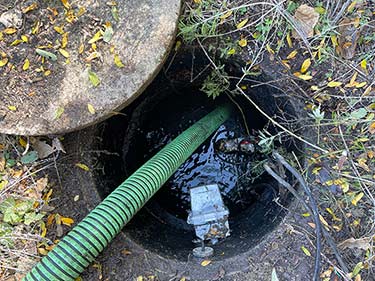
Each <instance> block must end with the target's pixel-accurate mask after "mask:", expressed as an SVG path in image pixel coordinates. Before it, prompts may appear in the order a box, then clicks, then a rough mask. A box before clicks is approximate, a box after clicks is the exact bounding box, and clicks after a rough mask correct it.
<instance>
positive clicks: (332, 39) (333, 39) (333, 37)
mask: <svg viewBox="0 0 375 281" xmlns="http://www.w3.org/2000/svg"><path fill="white" fill-rule="evenodd" d="M331 41H332V44H333V47H336V46H338V45H339V43H338V42H337V36H336V35H331Z"/></svg>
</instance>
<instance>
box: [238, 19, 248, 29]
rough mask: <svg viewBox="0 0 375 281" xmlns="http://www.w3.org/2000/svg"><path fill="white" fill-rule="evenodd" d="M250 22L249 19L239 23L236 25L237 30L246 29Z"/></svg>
mask: <svg viewBox="0 0 375 281" xmlns="http://www.w3.org/2000/svg"><path fill="white" fill-rule="evenodd" d="M248 21H249V19H244V20H243V21H241V22H239V23H238V24H237V25H236V27H237V29H241V28H242V27H244V26H245V25H246V24H247V22H248Z"/></svg>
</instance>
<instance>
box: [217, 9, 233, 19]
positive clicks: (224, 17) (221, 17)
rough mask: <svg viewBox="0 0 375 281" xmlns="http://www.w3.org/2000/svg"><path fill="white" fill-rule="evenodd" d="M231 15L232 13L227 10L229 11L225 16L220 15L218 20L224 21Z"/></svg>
mask: <svg viewBox="0 0 375 281" xmlns="http://www.w3.org/2000/svg"><path fill="white" fill-rule="evenodd" d="M232 14H233V11H232V10H229V11H228V12H226V13H225V14H223V15H221V16H220V19H222V20H224V19H226V18H229V17H230V16H231V15H232Z"/></svg>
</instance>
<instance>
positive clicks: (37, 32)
mask: <svg viewBox="0 0 375 281" xmlns="http://www.w3.org/2000/svg"><path fill="white" fill-rule="evenodd" d="M33 2H35V3H36V4H33ZM69 2H70V3H69ZM17 3H19V4H18V5H17V6H15V2H14V1H10V0H5V3H2V4H1V5H0V33H1V34H0V132H1V133H7V134H19V135H46V134H59V133H66V132H69V131H73V130H76V129H81V128H83V127H86V126H89V125H91V124H94V123H96V122H99V121H101V120H104V119H105V118H107V117H109V116H111V115H113V114H115V113H116V112H118V111H119V110H121V109H122V108H124V107H125V106H127V105H128V104H129V103H130V102H131V101H133V100H134V99H135V98H136V97H137V96H138V95H139V94H140V93H141V92H142V91H143V89H144V88H145V87H146V86H147V85H148V84H149V82H151V81H152V79H153V78H154V77H155V75H156V74H157V72H158V70H159V69H160V67H161V65H162V64H163V62H164V59H165V58H166V56H167V54H168V51H169V49H170V47H171V45H172V43H173V38H174V35H175V32H176V26H177V22H178V16H179V11H180V0H117V1H104V0H103V1H102V0H100V1H97V0H89V1H88V0H79V1H67V0H61V1H52V2H50V1H47V2H45V1H18V2H17ZM73 3H74V4H73ZM4 13H8V14H5V16H4ZM9 14H10V17H9ZM4 18H5V19H4ZM9 18H10V23H9V22H7V20H8V21H9ZM4 25H8V27H4ZM17 25H18V26H17ZM111 29H112V30H113V31H112V30H111ZM100 30H101V32H100ZM37 49H38V52H37ZM40 50H42V52H40ZM43 51H46V52H47V53H43ZM51 53H52V55H53V56H52V57H50V56H51Z"/></svg>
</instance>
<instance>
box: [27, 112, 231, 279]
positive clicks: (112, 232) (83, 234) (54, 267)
mask: <svg viewBox="0 0 375 281" xmlns="http://www.w3.org/2000/svg"><path fill="white" fill-rule="evenodd" d="M230 113H231V107H230V106H229V105H225V106H221V107H218V108H217V109H216V110H214V111H212V112H211V113H209V114H208V115H206V116H205V117H203V118H202V119H201V120H199V121H198V122H197V123H195V124H194V125H193V126H191V127H190V128H189V129H187V130H186V131H184V132H183V133H182V134H181V135H179V136H178V137H177V138H175V139H174V140H173V141H172V142H171V143H169V144H168V145H166V146H165V147H164V148H163V149H162V150H161V151H160V152H158V153H157V154H156V155H155V156H154V157H152V158H151V159H150V160H149V161H147V162H146V163H145V164H144V165H143V166H142V167H140V168H139V169H138V170H137V171H136V172H135V173H134V174H132V175H131V176H130V177H129V178H128V179H127V180H125V181H124V182H123V183H122V184H121V185H120V186H119V187H117V188H116V189H115V190H114V191H113V192H112V193H111V194H110V195H108V197H107V198H105V199H104V200H103V201H102V202H101V203H100V204H99V205H98V206H97V207H96V208H95V209H94V210H93V211H91V213H90V214H89V215H87V216H86V218H84V219H83V220H82V221H81V222H80V223H79V224H78V225H77V226H75V227H74V228H73V229H72V230H71V231H70V232H69V233H68V234H67V235H66V236H65V237H64V238H63V239H62V240H61V241H60V242H59V243H58V244H57V245H56V246H55V247H54V248H53V250H52V251H50V252H49V253H48V255H47V256H45V257H44V258H43V259H42V260H41V261H40V262H39V263H38V264H37V265H36V266H35V267H34V268H33V269H32V270H31V271H30V272H29V273H28V274H27V275H26V276H25V278H24V279H23V280H27V281H31V280H33V281H42V280H45V281H52V280H75V279H76V278H77V277H78V276H79V275H80V274H81V273H82V272H83V271H84V270H85V268H86V267H87V266H88V265H89V264H90V263H91V262H92V261H93V260H94V259H95V257H97V256H98V255H99V253H100V252H101V251H103V249H104V248H105V247H106V246H107V245H108V243H109V242H110V241H111V240H112V239H113V238H114V237H115V236H116V235H117V234H118V233H119V232H120V231H121V229H122V228H123V227H124V225H125V224H127V223H128V222H129V221H130V219H131V218H132V217H133V216H134V215H135V214H136V213H137V212H138V211H139V210H140V209H141V208H142V206H143V205H144V204H145V203H146V202H147V201H148V200H149V199H150V198H151V197H152V196H153V195H154V194H155V193H156V192H157V191H158V190H159V188H160V187H161V186H162V185H163V184H164V183H165V182H166V181H167V180H168V178H169V177H170V176H171V175H172V174H173V173H174V172H175V171H176V170H177V169H178V167H179V166H180V165H181V164H182V163H183V162H185V161H186V159H187V158H188V157H190V155H191V154H192V153H193V152H194V151H195V150H196V149H197V148H198V147H199V146H200V145H201V144H202V143H203V142H204V141H205V140H206V139H207V138H208V137H209V136H210V135H211V134H212V133H213V132H214V131H215V130H216V129H217V128H218V127H219V126H220V125H221V124H222V123H223V122H224V121H225V120H227V119H228V117H229V116H230Z"/></svg>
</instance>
